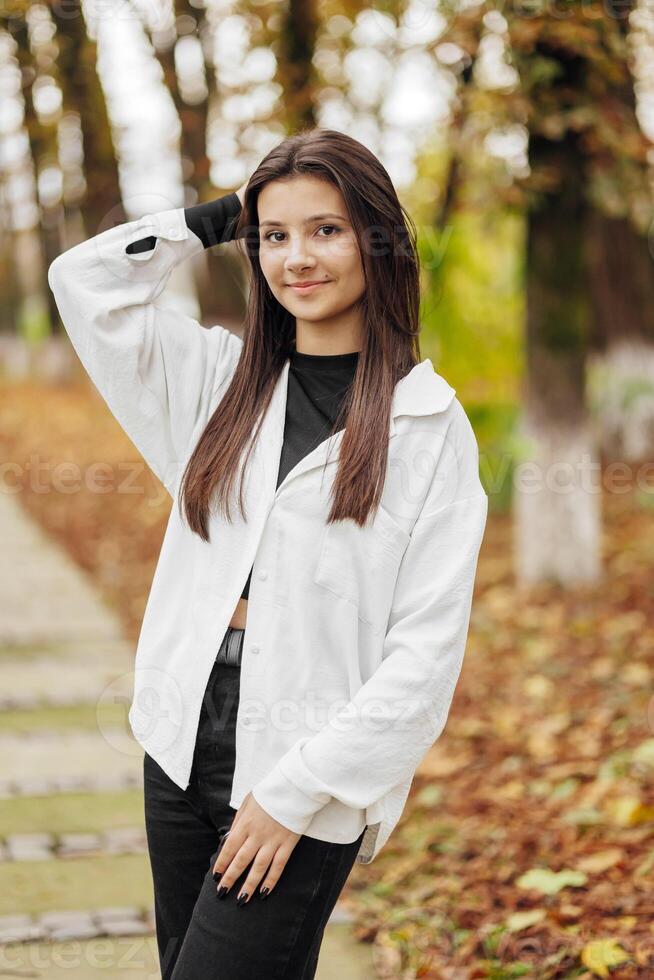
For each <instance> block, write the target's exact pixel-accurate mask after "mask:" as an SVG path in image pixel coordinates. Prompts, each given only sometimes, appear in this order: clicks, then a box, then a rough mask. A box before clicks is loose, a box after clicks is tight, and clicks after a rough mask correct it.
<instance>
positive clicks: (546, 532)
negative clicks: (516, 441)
mask: <svg viewBox="0 0 654 980" xmlns="http://www.w3.org/2000/svg"><path fill="white" fill-rule="evenodd" d="M530 163H531V166H532V168H534V169H536V168H538V169H541V168H544V169H547V170H549V171H550V172H551V173H556V174H558V176H559V181H558V183H557V186H556V188H554V189H552V190H550V191H549V192H546V193H544V194H543V195H542V199H541V203H540V206H539V207H536V208H532V209H531V211H530V213H529V214H528V219H527V271H526V275H527V376H526V392H525V410H524V414H523V417H522V420H521V434H522V436H523V437H524V438H525V439H526V440H527V445H528V447H529V448H528V450H527V459H526V460H525V462H527V463H528V464H529V465H528V466H527V467H526V468H525V469H523V468H522V467H518V469H517V471H516V493H515V520H516V552H517V554H516V558H517V574H518V578H519V580H520V581H522V582H525V583H527V582H528V583H533V582H538V581H543V580H548V579H550V580H555V581H557V582H559V583H561V584H565V585H567V584H572V583H575V582H584V581H593V580H595V579H596V578H597V577H598V576H599V571H600V537H601V524H600V503H601V497H600V494H599V492H598V488H599V481H598V480H597V477H596V474H594V472H593V465H594V464H595V452H594V448H593V441H592V435H591V431H590V426H589V420H588V417H587V412H586V407H585V390H584V388H585V385H584V363H585V353H586V309H587V304H586V282H585V277H584V254H583V244H584V214H585V210H586V205H585V203H584V196H583V189H584V177H583V162H582V156H581V153H580V151H579V147H578V145H577V141H576V137H575V136H574V135H571V134H568V135H567V136H566V137H565V138H564V139H562V140H561V141H560V142H555V141H550V140H548V139H546V138H544V137H541V136H534V137H533V138H532V141H531V144H530Z"/></svg>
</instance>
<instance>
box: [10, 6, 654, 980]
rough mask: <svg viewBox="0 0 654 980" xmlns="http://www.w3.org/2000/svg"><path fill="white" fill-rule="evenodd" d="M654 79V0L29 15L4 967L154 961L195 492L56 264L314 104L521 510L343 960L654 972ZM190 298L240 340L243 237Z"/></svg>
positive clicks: (13, 27) (345, 901)
mask: <svg viewBox="0 0 654 980" xmlns="http://www.w3.org/2000/svg"><path fill="white" fill-rule="evenodd" d="M653 69H654V2H653V0H640V2H638V3H637V2H635V0H621V2H611V0H603V2H601V3H600V2H595V0H584V2H576V0H551V2H550V3H545V2H542V0H529V2H527V0H525V2H523V3H514V2H509V0H505V2H504V3H498V4H491V3H476V2H474V0H472V2H471V0H458V2H457V0H451V2H450V0H443V2H441V3H439V2H435V0H427V2H419V0H397V2H396V0H385V2H383V3H380V4H376V5H375V6H374V7H372V6H370V5H368V4H365V3H362V2H357V0H324V2H322V3H318V2H317V0H250V2H248V3H245V2H239V0H204V2H203V0H197V2H196V3H193V2H191V0H177V2H176V3H174V4H173V3H172V2H171V0H159V2H154V0H152V2H149V3H148V2H145V0H143V2H141V0H121V2H119V0H105V2H103V3H101V4H100V3H98V4H94V3H91V2H89V3H88V4H87V3H83V4H81V5H80V4H79V3H78V2H76V0H65V2H64V0H57V2H49V0H48V2H31V0H5V2H4V4H3V5H2V8H1V15H0V214H1V218H2V220H1V222H0V295H1V299H2V302H1V304H0V371H1V385H0V454H1V458H0V465H1V471H2V487H3V491H4V492H3V493H2V494H0V535H1V537H2V541H3V543H4V548H3V554H4V560H3V562H2V566H1V572H0V574H1V576H2V581H1V583H0V679H1V682H2V683H1V685H0V709H1V710H0V723H1V725H2V730H1V732H0V757H1V759H2V766H1V771H0V797H1V799H2V806H1V807H0V973H2V974H3V975H11V976H29V977H47V978H52V980H58V978H60V977H64V976H65V977H67V978H84V980H86V978H89V980H91V978H94V977H97V976H100V975H103V976H105V977H107V976H110V977H111V978H112V980H124V978H128V977H129V978H132V977H146V976H149V977H152V978H156V977H157V976H158V971H157V966H156V956H155V944H154V938H153V920H152V908H151V906H152V900H153V899H152V890H151V879H150V871H149V864H148V860H147V855H146V851H145V839H144V832H143V817H142V789H141V782H140V776H141V759H142V756H141V752H140V750H139V749H138V746H135V743H134V741H133V739H131V736H130V734H129V729H128V723H127V709H128V707H129V703H130V692H131V685H132V679H133V678H132V673H131V671H132V665H133V654H134V649H135V643H136V638H137V636H138V630H139V626H140V622H141V618H142V615H143V610H144V607H145V601H146V598H147V595H148V591H149V587H150V583H151V580H152V575H153V572H154V567H155V563H156V560H157V556H158V553H159V548H160V545H161V541H162V537H163V532H164V528H165V525H166V521H167V517H168V514H169V512H170V507H171V500H170V497H169V496H168V494H167V493H166V491H165V490H164V488H163V487H162V486H161V485H160V484H159V483H158V481H157V480H156V478H155V477H154V475H153V474H152V473H151V472H150V471H149V470H148V469H147V467H146V466H145V464H144V462H143V460H142V459H141V458H140V457H139V455H138V452H137V451H136V450H135V448H134V447H133V445H132V444H131V442H130V441H129V440H128V439H127V437H126V436H125V435H124V433H123V432H122V430H121V429H120V427H119V425H118V423H117V422H116V421H115V419H114V418H113V416H112V415H111V414H110V413H109V411H108V409H107V407H106V406H105V405H104V403H103V402H102V400H101V398H100V396H99V395H98V393H97V391H96V390H95V389H94V387H93V385H92V384H91V383H90V381H89V380H88V378H87V377H86V375H85V373H84V371H83V370H82V368H81V366H80V364H79V362H78V361H77V359H76V356H75V355H74V353H73V351H72V348H71V346H70V344H69V342H68V339H67V336H66V334H65V331H64V329H63V327H62V325H61V323H60V322H59V319H58V315H57V310H56V307H55V305H54V301H53V297H52V294H51V292H50V290H49V287H48V283H47V269H48V266H49V264H50V262H51V261H52V260H53V259H54V258H55V256H56V255H57V254H58V253H59V252H61V251H63V250H65V249H67V248H70V247H72V246H73V245H74V244H76V243H77V242H79V241H81V240H83V239H86V238H88V237H90V236H93V235H95V234H97V233H98V232H99V231H101V230H103V229H104V228H106V227H108V226H109V225H110V224H115V223H117V222H118V221H123V220H131V219H133V218H136V217H139V216H141V215H142V214H145V213H149V212H152V211H156V210H162V209H164V208H171V207H181V206H188V205H191V204H194V203H196V202H198V201H204V200H211V199H212V198H215V197H218V196H220V195H222V194H224V193H227V192H229V191H232V190H235V189H236V188H237V187H238V186H240V184H241V183H242V182H243V181H244V180H245V179H246V178H247V177H248V176H249V174H250V173H251V172H252V170H253V169H254V168H255V167H256V165H257V164H258V162H259V161H260V160H261V158H262V157H263V156H264V155H265V154H266V152H267V151H268V150H269V149H270V148H271V147H273V146H274V145H275V144H276V143H278V142H279V141H280V140H281V139H282V138H283V137H284V136H285V135H287V134H291V133H294V132H297V131H298V130H299V129H301V128H302V127H305V126H311V125H319V126H323V127H328V128H334V129H339V130H342V131H344V132H347V133H349V134H351V135H352V136H354V137H356V138H357V139H359V140H360V141H361V142H363V143H364V144H365V145H366V146H368V147H369V148H370V149H371V150H373V151H374V152H375V153H376V154H377V155H378V156H379V157H380V159H381V160H382V161H383V163H384V164H385V166H386V167H387V169H388V171H389V173H390V175H391V177H392V179H393V182H394V184H395V186H396V188H397V191H398V194H399V196H400V198H401V201H402V203H403V204H404V206H405V207H406V208H407V209H408V211H409V213H410V214H411V216H412V218H413V220H414V222H415V226H416V229H417V234H418V242H419V248H420V255H421V277H422V310H421V321H422V334H421V352H422V357H423V358H424V357H431V359H432V361H433V363H434V365H435V367H436V370H437V371H439V373H441V374H443V375H444V376H445V377H446V379H447V380H448V381H449V382H450V384H452V385H453V386H454V387H455V388H456V390H457V395H458V397H459V399H460V400H461V402H462V403H463V405H464V407H465V409H466V411H467V413H468V415H469V418H470V420H471V422H472V424H473V426H474V429H475V432H476V434H477V438H478V441H479V446H480V468H481V477H482V480H483V483H484V486H485V488H486V490H487V492H488V495H489V500H490V514H489V521H488V528H487V532H486V537H485V540H484V543H483V546H482V551H481V555H480V560H479V570H478V578H477V583H476V590H475V601H474V606H473V613H472V619H471V627H470V635H469V641H468V646H467V652H466V659H465V664H464V668H463V673H462V675H461V680H460V683H459V687H458V689H457V692H456V695H455V699H454V704H453V707H452V711H451V714H450V719H449V722H448V725H447V728H446V730H445V732H444V734H443V736H442V737H441V738H440V739H439V741H438V743H437V744H436V745H435V746H434V748H433V750H431V751H430V753H429V754H428V755H427V757H426V758H425V760H424V762H423V764H422V765H421V767H420V770H419V771H418V773H417V775H416V779H415V782H414V786H413V790H412V793H411V796H410V799H409V802H408V804H407V809H406V811H405V814H404V817H403V819H402V822H401V824H400V825H399V827H398V828H397V829H396V831H395V833H394V835H393V837H392V838H391V840H390V841H389V843H388V844H387V845H386V847H385V848H384V850H383V851H382V853H381V854H380V855H379V857H378V858H377V859H376V861H375V862H374V863H373V864H372V865H370V866H358V867H355V869H354V871H353V873H352V875H351V877H350V879H349V882H348V885H347V886H346V890H345V892H344V894H343V896H342V898H341V900H340V901H339V903H338V905H337V909H336V911H335V914H334V916H333V919H332V921H331V922H330V924H329V926H328V929H327V934H326V939H325V943H324V945H323V951H322V954H321V961H320V972H319V976H320V978H321V980H327V978H332V977H337V976H338V977H339V978H340V980H354V978H357V980H358V978H366V980H367V978H377V977H380V978H383V977H386V978H396V977H397V978H402V980H406V978H414V977H428V978H436V980H438V978H444V980H468V978H470V980H472V978H490V980H504V978H507V980H508V978H514V977H525V976H526V977H534V978H572V977H575V978H579V977H582V978H585V980H590V978H592V977H596V976H597V977H608V976H611V977H618V978H621V980H622V978H647V977H649V978H651V977H652V976H654V927H653V926H652V922H653V921H654V918H653V916H654V899H653V894H654V892H653V886H654V736H653V732H652V726H653V724H654V701H652V677H653V674H652V671H653V668H654V579H653V577H652V559H654V526H653V518H654V275H653V260H654V224H653V203H654V188H653V180H652V168H653V166H654V149H653V142H652V141H653V140H654V70H653ZM167 290H168V291H169V294H170V296H171V298H174V301H176V302H179V303H180V304H183V306H184V308H185V309H186V310H188V311H190V312H192V314H193V315H195V316H196V317H197V318H198V319H199V320H200V321H201V322H202V323H204V324H205V325H207V326H210V325H212V324H214V323H222V324H224V325H226V326H228V327H229V328H231V329H233V330H235V331H236V332H237V333H239V332H240V330H241V322H242V315H243V310H244V304H245V301H246V296H247V280H246V278H245V268H244V265H243V264H242V261H241V259H240V256H239V255H238V253H237V252H236V251H235V250H234V249H233V248H230V246H216V247H214V248H212V249H210V250H208V251H207V252H206V253H205V254H203V255H200V256H197V257H194V259H193V260H192V261H191V262H188V263H185V264H184V266H183V267H179V268H178V269H177V270H175V272H174V274H173V276H172V277H171V280H170V283H169V285H168V287H167Z"/></svg>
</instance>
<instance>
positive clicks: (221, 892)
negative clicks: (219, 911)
mask: <svg viewBox="0 0 654 980" xmlns="http://www.w3.org/2000/svg"><path fill="white" fill-rule="evenodd" d="M228 891H229V888H228V887H227V885H221V886H220V888H219V889H218V891H217V892H216V898H224V897H225V895H226V894H227V892H228Z"/></svg>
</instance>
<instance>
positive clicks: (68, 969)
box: [0, 925, 377, 980]
mask: <svg viewBox="0 0 654 980" xmlns="http://www.w3.org/2000/svg"><path fill="white" fill-rule="evenodd" d="M158 964H159V960H158V956H157V943H156V939H155V936H154V934H151V935H142V936H124V937H119V938H111V937H99V938H96V939H89V940H86V941H80V942H70V941H69V942H65V943H64V942H59V943H57V942H48V943H38V942H26V943H21V944H10V945H8V946H6V947H5V948H4V949H3V948H2V947H0V975H6V976H16V977H19V976H23V977H27V976H29V977H33V978H38V980H109V978H110V980H161V973H160V971H159V965H158ZM376 976H377V973H376V972H375V971H374V969H373V961H372V953H371V950H370V948H369V947H367V946H365V945H363V944H361V943H356V944H355V943H354V941H353V939H352V937H351V935H350V932H349V927H348V926H347V925H333V926H332V925H328V926H327V928H326V929H325V938H324V940H323V943H322V947H321V950H320V960H319V962H318V971H317V973H316V980H336V978H338V980H374V978H375V977H376Z"/></svg>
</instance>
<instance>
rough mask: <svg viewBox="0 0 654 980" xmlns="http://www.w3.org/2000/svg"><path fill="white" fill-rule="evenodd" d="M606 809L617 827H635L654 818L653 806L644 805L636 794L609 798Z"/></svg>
mask: <svg viewBox="0 0 654 980" xmlns="http://www.w3.org/2000/svg"><path fill="white" fill-rule="evenodd" d="M606 809H607V813H608V814H609V817H610V819H611V821H612V822H613V823H614V824H615V825H616V826H617V827H636V826H637V825H638V824H641V823H648V822H649V821H650V820H654V807H651V806H645V805H644V804H643V803H641V801H640V800H639V798H638V797H637V796H621V797H619V798H618V799H616V800H610V801H609V803H608V804H607V807H606Z"/></svg>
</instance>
